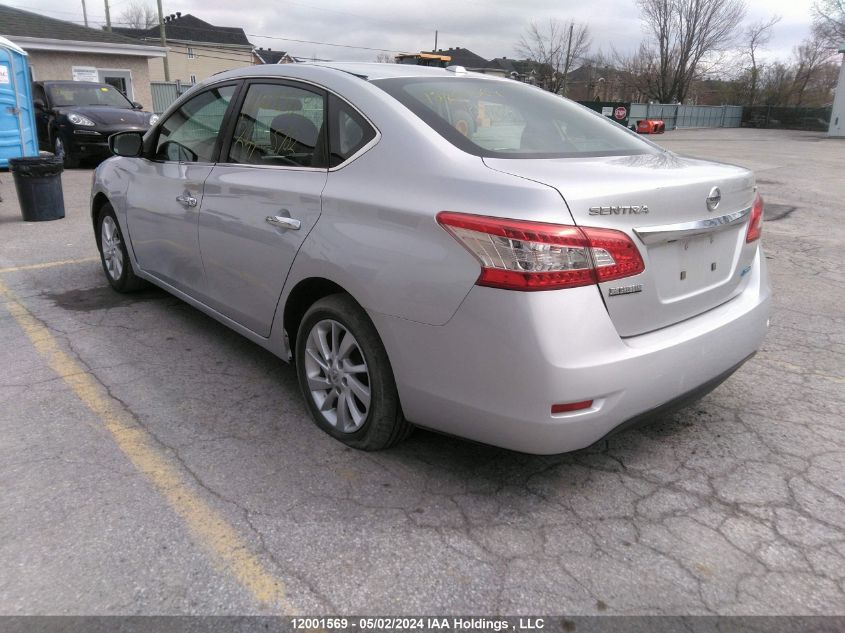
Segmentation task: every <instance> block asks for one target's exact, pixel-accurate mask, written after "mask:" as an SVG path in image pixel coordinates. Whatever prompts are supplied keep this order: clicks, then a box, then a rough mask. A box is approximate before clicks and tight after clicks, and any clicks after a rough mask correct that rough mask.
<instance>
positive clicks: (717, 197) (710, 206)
mask: <svg viewBox="0 0 845 633" xmlns="http://www.w3.org/2000/svg"><path fill="white" fill-rule="evenodd" d="M721 201H722V192H721V191H719V188H718V187H713V188H712V189H711V190H710V195H709V196H707V210H708V211H715V210H716V207H718V206H719V203H720V202H721Z"/></svg>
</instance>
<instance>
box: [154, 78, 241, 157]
mask: <svg viewBox="0 0 845 633" xmlns="http://www.w3.org/2000/svg"><path fill="white" fill-rule="evenodd" d="M234 94H235V86H221V87H219V88H212V89H211V90H206V91H205V92H202V93H200V94H198V95H197V96H195V97H192V98H191V99H188V101H186V102H185V103H184V104H182V106H181V107H180V108H179V109H178V110H176V112H174V113H173V114H171V115H170V116H169V117H168V118H167V120H166V121H165V122H164V123H163V124H162V125H161V127H160V130H161V132H160V133H159V137H158V142H157V143H156V151H155V159H156V160H164V161H178V162H182V163H196V162H199V163H210V162H213V161H214V148H215V145H216V143H217V136H218V134H219V133H220V128H221V127H222V125H223V118H224V117H225V115H226V109H227V108H228V107H229V102H230V101H231V100H232V96H233V95H234Z"/></svg>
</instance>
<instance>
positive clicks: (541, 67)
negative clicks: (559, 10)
mask: <svg viewBox="0 0 845 633" xmlns="http://www.w3.org/2000/svg"><path fill="white" fill-rule="evenodd" d="M516 50H517V52H518V53H519V54H520V55H522V56H524V57H525V58H526V59H527V60H529V61H530V62H533V66H534V71H535V72H536V74H537V80H538V83H539V84H540V85H541V86H542V87H543V88H545V89H546V90H549V91H551V92H554V93H558V94H562V95H564V96H565V95H566V90H567V87H568V86H567V84H568V81H569V73H570V71H572V70H573V67H574V66H575V63H576V62H577V60H579V59H582V58H583V57H584V56H585V55H586V54H587V52H588V51H589V50H590V31H589V27H588V26H587V25H586V24H578V23H576V22H574V21H569V22H568V23H564V22H561V21H559V20H555V19H550V20H549V23H548V26H547V27H546V28H542V27H541V26H540V25H539V24H538V23H537V22H531V23H530V24H529V25H528V27H527V28H526V30H525V33H524V34H523V35H522V37H521V38H520V39H519V42H518V43H517V45H516Z"/></svg>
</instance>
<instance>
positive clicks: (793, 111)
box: [742, 106, 832, 132]
mask: <svg viewBox="0 0 845 633" xmlns="http://www.w3.org/2000/svg"><path fill="white" fill-rule="evenodd" d="M831 110H832V108H830V107H827V108H796V107H777V106H754V107H751V108H745V109H744V110H743V113H742V126H743V127H759V128H769V129H781V130H809V131H814V132H827V129H828V125H829V124H830V114H831Z"/></svg>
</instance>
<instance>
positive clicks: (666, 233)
mask: <svg viewBox="0 0 845 633" xmlns="http://www.w3.org/2000/svg"><path fill="white" fill-rule="evenodd" d="M750 214H751V207H748V208H747V209H743V210H742V211H735V212H734V213H727V214H725V215H720V216H719V217H717V218H705V219H703V220H695V221H693V222H680V223H678V224H660V225H657V226H647V227H643V228H639V229H634V233H636V234H637V237H639V238H640V239H641V240H642V241H643V243H644V244H658V243H660V242H674V241H675V240H680V239H684V238H687V237H692V236H693V235H702V234H705V233H713V232H715V231H723V230H724V229H728V228H731V227H732V226H736V225H737V224H741V223H742V222H745V220H746V219H747V218H748V216H749V215H750Z"/></svg>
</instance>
